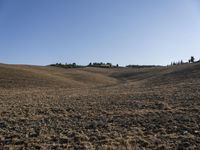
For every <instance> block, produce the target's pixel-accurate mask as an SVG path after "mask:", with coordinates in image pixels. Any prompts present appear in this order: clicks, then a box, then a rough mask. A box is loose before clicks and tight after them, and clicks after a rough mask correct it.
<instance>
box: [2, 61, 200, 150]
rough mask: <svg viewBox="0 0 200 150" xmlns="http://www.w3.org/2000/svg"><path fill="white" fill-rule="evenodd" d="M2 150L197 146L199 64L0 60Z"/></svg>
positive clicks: (199, 133) (199, 127)
mask: <svg viewBox="0 0 200 150" xmlns="http://www.w3.org/2000/svg"><path fill="white" fill-rule="evenodd" d="M0 149H14V150H18V149H19V150H20V149H100V150H101V149H122V150H123V149H124V150H125V149H133V150H139V149H144V150H150V149H154V150H165V149H178V150H184V149H196V150H199V149H200V64H198V63H194V64H185V65H181V66H172V67H154V68H142V69H134V68H113V69H108V68H107V69H106V68H104V69H103V68H80V69H62V68H56V67H41V66H26V65H24V66H23V65H3V64H0Z"/></svg>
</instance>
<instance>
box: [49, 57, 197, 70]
mask: <svg viewBox="0 0 200 150" xmlns="http://www.w3.org/2000/svg"><path fill="white" fill-rule="evenodd" d="M196 62H200V60H198V61H195V58H194V56H191V57H190V59H189V60H188V61H187V62H184V61H183V60H180V61H177V62H175V61H174V62H171V64H170V65H171V66H174V65H181V64H187V63H196ZM50 66H55V67H61V68H83V67H99V68H118V67H120V66H119V65H118V64H116V65H113V64H112V63H103V62H100V63H98V62H93V63H92V62H91V63H89V64H88V65H78V64H76V63H65V64H62V63H56V64H51V65H50ZM168 66H169V65H168ZM126 67H127V68H150V67H156V65H127V66H126Z"/></svg>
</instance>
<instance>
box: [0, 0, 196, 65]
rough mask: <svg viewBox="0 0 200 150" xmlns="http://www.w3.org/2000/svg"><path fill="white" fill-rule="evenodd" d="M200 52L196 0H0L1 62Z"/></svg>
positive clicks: (160, 60)
mask: <svg viewBox="0 0 200 150" xmlns="http://www.w3.org/2000/svg"><path fill="white" fill-rule="evenodd" d="M191 55H193V56H195V57H196V58H198V59H199V58H200V1H199V0H0V63H14V64H35V65H47V64H51V63H56V62H62V63H65V62H67V63H73V62H76V63H78V64H88V63H89V62H111V63H113V64H116V63H118V64H120V65H126V64H127V65H128V64H161V65H165V64H169V63H170V62H171V61H174V60H180V59H183V60H185V61H186V60H188V58H189V57H190V56H191Z"/></svg>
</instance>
